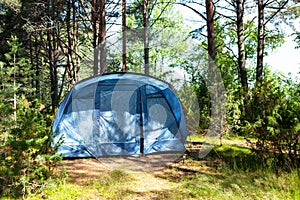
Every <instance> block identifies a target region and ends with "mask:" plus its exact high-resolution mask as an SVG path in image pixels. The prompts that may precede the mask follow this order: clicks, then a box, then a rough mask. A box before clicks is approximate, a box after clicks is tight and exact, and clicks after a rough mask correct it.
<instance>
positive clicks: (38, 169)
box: [0, 96, 60, 197]
mask: <svg viewBox="0 0 300 200" xmlns="http://www.w3.org/2000/svg"><path fill="white" fill-rule="evenodd" d="M7 107H11V105H10V104H8V103H3V102H2V103H1V107H0V108H1V115H2V116H5V118H6V119H10V121H13V120H12V119H13V118H12V109H3V108H7ZM42 108H43V105H42V104H40V103H39V102H38V101H35V102H31V103H29V102H28V101H27V99H26V98H25V97H24V96H23V97H22V98H21V99H20V101H18V107H17V110H16V114H17V121H15V122H11V123H10V124H6V123H3V121H0V157H1V159H0V195H4V196H12V197H19V196H21V195H22V196H23V197H24V196H25V195H26V194H29V193H32V192H38V191H39V189H41V188H43V186H44V185H45V184H46V183H47V180H48V178H49V177H51V175H52V174H53V169H54V166H55V164H56V161H58V160H59V159H60V158H59V157H57V156H56V155H55V151H53V149H52V148H51V145H50V143H51V139H52V136H51V130H50V124H51V121H52V117H51V115H47V114H43V113H42ZM6 121H9V120H6Z"/></svg>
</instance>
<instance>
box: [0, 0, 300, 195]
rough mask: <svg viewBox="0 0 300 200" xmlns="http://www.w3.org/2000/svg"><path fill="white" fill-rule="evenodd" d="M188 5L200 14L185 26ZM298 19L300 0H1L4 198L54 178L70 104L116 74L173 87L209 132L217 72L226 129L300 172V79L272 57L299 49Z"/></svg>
mask: <svg viewBox="0 0 300 200" xmlns="http://www.w3.org/2000/svg"><path fill="white" fill-rule="evenodd" d="M181 8H185V10H186V9H188V10H189V12H192V13H194V14H196V15H198V16H199V19H200V20H198V21H192V22H188V21H186V19H185V17H184V16H183V15H185V13H182V12H180V9H181ZM299 15H300V5H299V3H297V1H291V0H256V1H252V0H233V1H229V0H225V1H215V0H206V1H197V0H195V1H194V0H189V1H185V0H180V1H175V0H166V1H162V0H152V1H149V0H127V1H126V0H122V1H121V0H91V1H86V0H66V1H58V0H40V1H34V0H26V1H25V0H1V1H0V46H1V48H0V81H1V84H0V85H1V86H0V99H1V101H0V115H1V119H0V158H1V160H0V165H1V167H0V174H1V177H0V193H1V191H2V190H3V191H4V189H7V188H23V189H24V185H25V184H27V185H29V187H28V188H29V189H30V188H34V187H35V186H36V185H39V184H38V183H39V181H43V180H46V179H47V178H49V176H50V175H51V173H52V170H53V168H54V165H55V162H56V161H57V159H59V158H57V157H56V156H55V154H54V152H55V148H54V149H53V148H50V143H51V123H52V121H53V118H54V114H55V111H56V109H57V107H58V105H59V103H60V101H61V100H62V99H63V97H64V95H65V94H66V92H67V91H68V90H69V89H70V88H71V87H72V86H74V84H76V82H78V81H80V80H83V79H84V78H88V77H91V76H95V75H101V74H103V73H107V72H137V73H145V74H147V75H152V76H155V77H157V78H160V79H163V80H166V81H168V82H170V83H171V85H172V86H174V89H175V90H176V91H177V94H178V96H179V97H181V101H182V103H183V106H184V109H185V111H186V117H187V125H188V128H189V130H190V133H191V134H204V135H205V133H207V130H208V129H209V127H210V120H211V108H212V103H211V99H213V97H212V94H211V93H212V92H211V90H210V89H209V88H210V87H209V86H210V82H209V81H208V80H210V79H211V76H214V75H213V73H212V74H211V71H212V70H211V69H214V70H217V71H218V73H220V75H221V80H222V81H221V84H222V85H223V86H224V91H221V93H222V94H221V96H222V97H224V98H225V102H226V104H224V105H223V104H222V106H224V107H225V108H226V109H224V110H223V111H224V112H221V113H219V114H221V116H220V118H218V119H219V121H218V122H220V123H221V125H222V127H220V130H219V131H220V132H221V135H227V136H232V135H233V136H243V137H245V138H247V139H248V141H249V142H250V143H251V144H252V145H253V147H255V148H254V151H255V152H256V153H257V154H258V155H259V156H261V162H262V163H263V164H264V165H266V166H273V167H274V166H275V167H280V168H287V169H289V168H293V167H298V166H299V163H300V162H299V151H300V83H299V81H298V79H295V78H291V77H286V76H284V75H281V74H278V73H275V72H273V71H272V70H271V68H270V66H268V65H266V64H265V62H264V57H265V56H267V55H268V54H269V53H271V52H272V50H274V49H276V48H278V47H280V46H281V45H282V44H283V43H284V38H285V37H286V36H291V35H292V36H294V40H295V42H297V43H298V47H297V48H299V47H300V32H299V27H297V25H295V23H294V22H295V20H296V19H297V18H298V17H299ZM191 20H193V19H191ZM191 24H192V25H193V26H191ZM287 26H288V27H290V28H291V29H292V30H293V32H292V33H290V32H289V33H287V32H285V28H284V27H287ZM282 59H284V58H282ZM295 59H298V58H295ZM282 68H283V69H284V68H285V66H282ZM295 68H299V65H298V66H295ZM214 70H213V71H214ZM176 73H177V74H178V73H179V74H181V80H183V82H182V83H179V82H180V80H179V79H178V77H177V76H175V74H176ZM294 77H295V76H294ZM219 83H220V81H218V84H219ZM223 86H222V87H223ZM187 97H188V98H187ZM191 97H193V98H194V99H196V104H195V101H193V100H191V99H193V98H191ZM215 97H219V96H215ZM195 110H197V112H195ZM195 124H196V125H197V126H196V127H195ZM198 125H199V126H198ZM262 152H270V155H269V154H265V153H262ZM270 158H271V160H270ZM28 188H27V189H28ZM21 191H22V190H21ZM23 193H24V191H23Z"/></svg>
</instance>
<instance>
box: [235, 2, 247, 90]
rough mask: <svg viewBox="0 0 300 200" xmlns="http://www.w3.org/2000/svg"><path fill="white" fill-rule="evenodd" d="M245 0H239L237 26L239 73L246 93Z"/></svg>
mask: <svg viewBox="0 0 300 200" xmlns="http://www.w3.org/2000/svg"><path fill="white" fill-rule="evenodd" d="M244 2H245V1H244V0H237V7H236V14H237V20H236V27H237V38H238V73H239V76H240V80H241V84H242V87H243V90H244V92H245V94H246V95H247V93H248V79H247V71H246V52H245V36H244Z"/></svg>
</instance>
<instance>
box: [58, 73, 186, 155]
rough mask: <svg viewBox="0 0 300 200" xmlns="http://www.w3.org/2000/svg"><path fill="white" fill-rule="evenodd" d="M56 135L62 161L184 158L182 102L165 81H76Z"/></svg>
mask: <svg viewBox="0 0 300 200" xmlns="http://www.w3.org/2000/svg"><path fill="white" fill-rule="evenodd" d="M52 131H53V133H54V135H55V137H54V144H56V143H58V142H59V141H61V140H62V141H63V142H62V144H61V145H60V146H59V149H58V152H57V153H58V154H61V155H63V157H106V156H129V155H141V154H142V155H146V154H153V153H173V152H174V153H183V152H184V151H185V147H184V143H185V140H186V137H187V131H186V127H185V119H184V114H183V111H182V107H181V104H180V101H179V99H178V98H177V97H176V95H175V94H174V92H173V91H172V89H171V88H170V87H169V85H168V84H167V83H165V82H162V81H160V80H158V79H155V78H152V77H149V76H145V75H141V74H134V73H112V74H104V75H101V76H96V77H92V78H89V79H86V80H83V81H80V82H78V83H77V84H76V85H75V86H74V87H73V88H72V89H71V90H70V92H69V93H68V94H67V95H66V97H65V99H64V100H63V101H62V103H61V105H60V106H59V109H58V112H57V114H56V117H55V120H54V123H53V126H52Z"/></svg>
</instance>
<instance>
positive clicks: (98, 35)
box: [92, 0, 106, 75]
mask: <svg viewBox="0 0 300 200" xmlns="http://www.w3.org/2000/svg"><path fill="white" fill-rule="evenodd" d="M105 3H106V0H93V1H92V29H93V47H94V75H98V74H102V73H104V71H105V69H106V19H105Z"/></svg>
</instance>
